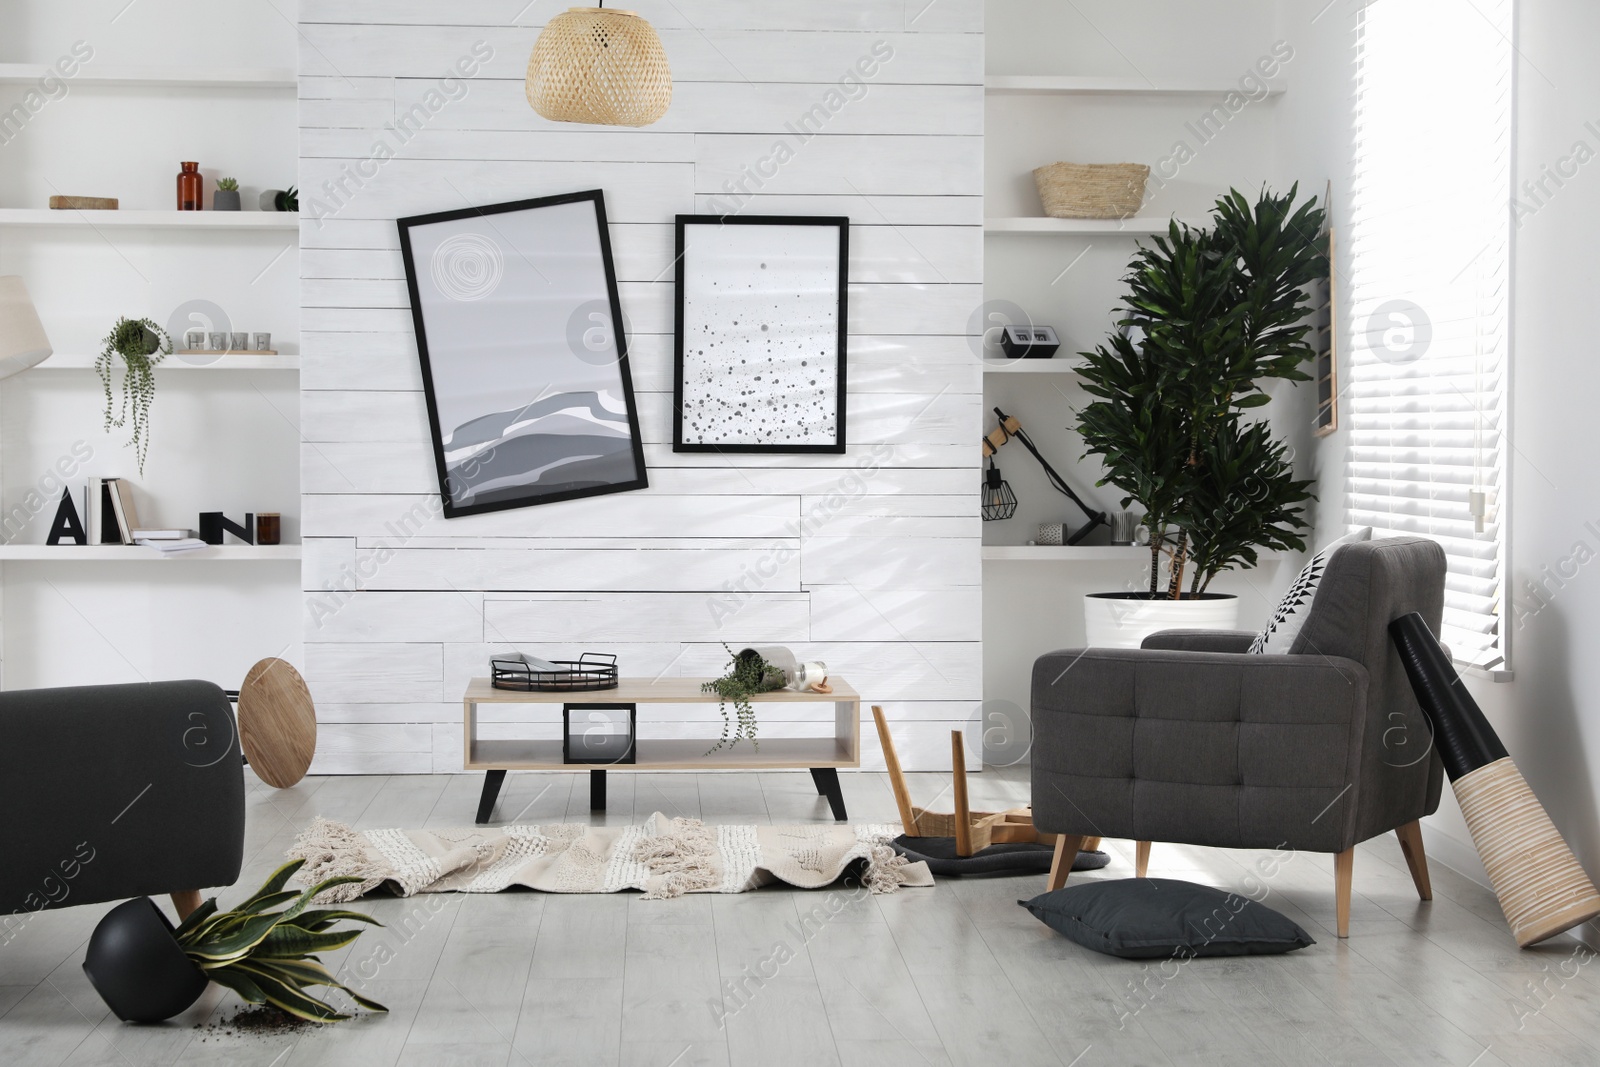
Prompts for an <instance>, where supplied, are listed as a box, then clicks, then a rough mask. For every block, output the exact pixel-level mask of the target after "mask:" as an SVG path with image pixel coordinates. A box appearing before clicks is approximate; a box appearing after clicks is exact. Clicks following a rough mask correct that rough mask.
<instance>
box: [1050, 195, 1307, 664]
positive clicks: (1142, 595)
mask: <svg viewBox="0 0 1600 1067" xmlns="http://www.w3.org/2000/svg"><path fill="white" fill-rule="evenodd" d="M1298 192H1299V187H1298V186H1296V187H1294V188H1291V189H1290V191H1289V193H1288V194H1287V195H1285V196H1276V195H1273V194H1272V193H1270V192H1267V191H1263V192H1262V194H1261V196H1260V197H1259V199H1258V200H1257V201H1256V203H1255V204H1254V205H1253V206H1252V205H1251V204H1250V202H1249V201H1248V200H1247V199H1246V198H1245V197H1244V196H1243V195H1242V194H1240V193H1239V192H1238V191H1237V190H1230V191H1229V193H1228V195H1227V196H1225V197H1222V198H1221V199H1219V200H1218V201H1217V202H1216V205H1215V206H1214V207H1213V208H1212V211H1211V224H1210V226H1208V227H1205V228H1195V227H1189V226H1186V225H1183V224H1180V223H1178V222H1176V221H1174V222H1173V223H1172V224H1171V225H1170V227H1169V228H1168V231H1167V235H1166V236H1165V237H1156V238H1155V239H1154V240H1153V241H1152V242H1151V244H1150V245H1149V246H1143V245H1141V246H1140V248H1139V251H1138V252H1137V253H1136V254H1135V256H1134V259H1133V262H1132V263H1131V264H1130V269H1129V273H1128V275H1127V278H1126V279H1125V280H1126V282H1127V285H1128V292H1127V294H1126V296H1125V297H1124V299H1123V302H1122V304H1121V305H1120V307H1119V308H1118V310H1119V311H1120V312H1121V314H1120V317H1119V321H1118V324H1117V325H1118V332H1117V333H1115V334H1113V335H1112V336H1111V337H1109V338H1108V339H1107V340H1106V342H1105V343H1104V344H1102V345H1100V346H1099V347H1097V348H1096V349H1095V350H1094V351H1093V352H1085V353H1082V356H1083V359H1084V361H1085V363H1084V368H1083V372H1082V376H1083V383H1084V389H1085V391H1087V392H1088V393H1089V394H1090V395H1091V396H1094V397H1096V398H1097V399H1095V400H1094V401H1093V402H1091V403H1090V404H1088V405H1087V406H1085V407H1084V408H1083V409H1082V410H1081V411H1079V412H1078V429H1079V432H1081V433H1082V435H1083V439H1084V445H1085V455H1092V456H1097V457H1099V459H1100V461H1101V462H1102V463H1103V464H1104V466H1105V476H1104V477H1103V478H1101V480H1100V482H1099V483H1098V484H1100V485H1111V486H1114V487H1116V488H1117V489H1119V490H1121V491H1122V494H1123V496H1122V506H1123V507H1124V508H1127V507H1129V506H1131V505H1134V504H1137V505H1139V507H1140V508H1142V509H1143V512H1144V518H1143V520H1142V521H1143V523H1144V526H1145V528H1146V530H1147V531H1148V533H1149V538H1150V565H1149V573H1148V575H1147V578H1148V581H1147V583H1146V588H1145V589H1142V590H1136V591H1120V592H1109V593H1095V594H1091V595H1090V596H1088V597H1087V598H1086V599H1085V605H1084V612H1085V618H1086V621H1087V623H1088V626H1089V643H1090V644H1091V645H1095V644H1100V645H1124V646H1137V645H1138V644H1139V642H1140V641H1141V640H1143V638H1144V636H1145V635H1147V634H1148V633H1150V632H1152V631H1154V630H1159V629H1165V628H1168V627H1191V626H1202V627H1218V628H1228V627H1231V626H1233V625H1234V624H1235V620H1236V619H1237V616H1238V610H1237V609H1238V603H1237V600H1236V599H1235V598H1233V597H1232V596H1230V595H1228V594H1221V593H1210V592H1208V587H1209V586H1210V584H1211V581H1212V579H1214V578H1215V577H1216V576H1217V575H1218V574H1219V573H1221V572H1222V571H1224V570H1226V569H1228V568H1230V567H1253V566H1255V565H1256V563H1257V561H1258V558H1259V555H1258V554H1259V552H1260V551H1261V550H1263V549H1280V550H1281V549H1293V550H1296V551H1304V549H1305V541H1304V540H1303V539H1302V538H1301V536H1300V533H1299V531H1301V530H1304V529H1306V528H1307V523H1306V521H1305V519H1304V518H1303V516H1302V511H1303V505H1304V503H1305V501H1307V500H1309V499H1310V498H1311V492H1310V485H1311V482H1310V481H1309V480H1303V479H1298V478H1296V477H1295V476H1294V469H1293V464H1292V461H1291V460H1292V457H1291V455H1290V453H1289V449H1288V447H1287V446H1286V445H1285V444H1284V443H1283V441H1282V440H1281V439H1279V438H1277V437H1275V436H1274V435H1273V433H1272V432H1271V429H1270V427H1269V426H1268V425H1267V424H1266V423H1265V422H1264V421H1262V420H1261V418H1260V413H1259V412H1256V411H1255V409H1257V408H1260V407H1262V406H1264V405H1265V404H1267V403H1268V401H1269V399H1270V398H1269V396H1268V395H1267V393H1266V391H1265V389H1264V384H1265V383H1267V382H1270V381H1272V380H1275V379H1278V380H1288V381H1308V380H1310V375H1308V374H1306V373H1305V372H1304V371H1302V370H1301V369H1300V368H1301V365H1302V364H1303V363H1304V362H1305V361H1306V360H1307V359H1309V358H1311V356H1312V354H1313V352H1312V347H1311V345H1310V343H1309V341H1308V335H1309V333H1310V331H1311V326H1310V324H1309V322H1308V320H1307V316H1308V314H1309V313H1310V312H1311V310H1312V306H1311V303H1310V300H1309V296H1308V293H1307V286H1308V285H1309V284H1310V283H1311V282H1312V281H1313V280H1315V279H1317V278H1318V277H1321V276H1323V275H1324V274H1325V273H1326V270H1327V239H1326V237H1325V236H1324V235H1323V212H1322V209H1321V208H1319V207H1318V206H1317V202H1316V198H1315V197H1312V198H1311V199H1309V200H1307V201H1306V202H1304V203H1302V204H1299V205H1296V203H1295V197H1296V195H1297V194H1298ZM1164 559H1165V562H1166V565H1167V576H1166V580H1165V582H1163V580H1162V565H1163V561H1164ZM1185 577H1187V578H1188V586H1187V588H1185V584H1184V579H1185Z"/></svg>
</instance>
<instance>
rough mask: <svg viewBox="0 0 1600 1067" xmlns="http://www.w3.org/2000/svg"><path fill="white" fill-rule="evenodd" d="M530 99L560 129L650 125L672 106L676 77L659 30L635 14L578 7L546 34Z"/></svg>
mask: <svg viewBox="0 0 1600 1067" xmlns="http://www.w3.org/2000/svg"><path fill="white" fill-rule="evenodd" d="M602 2H603V0H602ZM527 93H528V103H529V104H531V105H533V110H535V111H537V112H538V113H539V114H541V115H543V116H544V117H545V118H547V119H550V120H551V121H552V122H587V123H593V124H596V125H601V126H648V125H650V124H651V123H652V122H655V121H656V120H657V119H659V118H660V117H661V116H662V115H665V114H666V113H667V105H668V104H670V103H672V71H671V70H670V69H669V68H668V66H667V53H666V50H665V49H663V48H662V47H661V38H660V37H658V36H656V31H655V27H654V26H651V25H650V23H648V22H646V21H645V20H644V19H642V18H640V17H639V16H638V15H637V14H635V13H634V12H632V11H616V10H612V11H607V10H605V8H603V7H572V8H568V9H567V10H566V11H565V12H563V13H562V14H560V15H557V16H556V17H555V18H553V19H551V20H550V21H549V22H548V23H547V24H546V25H545V28H544V32H542V33H540V34H539V40H538V41H537V42H536V43H535V44H534V46H533V55H532V56H530V57H529V58H528V78H527Z"/></svg>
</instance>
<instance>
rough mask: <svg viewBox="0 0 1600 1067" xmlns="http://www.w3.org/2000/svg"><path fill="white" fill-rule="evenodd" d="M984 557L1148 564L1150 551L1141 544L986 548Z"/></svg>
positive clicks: (1060, 561)
mask: <svg viewBox="0 0 1600 1067" xmlns="http://www.w3.org/2000/svg"><path fill="white" fill-rule="evenodd" d="M983 558H984V559H995V560H1013V561H1023V560H1041V561H1043V560H1052V561H1055V562H1058V563H1086V562H1100V563H1145V564H1148V563H1149V562H1150V550H1149V549H1147V548H1141V547H1140V546H1138V545H984V546H983Z"/></svg>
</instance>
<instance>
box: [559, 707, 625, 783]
mask: <svg viewBox="0 0 1600 1067" xmlns="http://www.w3.org/2000/svg"><path fill="white" fill-rule="evenodd" d="M575 711H579V712H581V711H617V712H621V711H626V712H627V713H628V748H627V751H625V752H623V753H622V754H621V755H617V756H610V757H608V758H605V759H584V758H583V755H582V753H574V752H573V750H572V713H573V712H575ZM638 755H639V706H638V705H637V704H606V703H594V702H583V703H575V704H563V705H561V762H562V763H571V764H575V765H583V766H596V767H614V766H618V765H622V764H629V763H634V762H637V760H638Z"/></svg>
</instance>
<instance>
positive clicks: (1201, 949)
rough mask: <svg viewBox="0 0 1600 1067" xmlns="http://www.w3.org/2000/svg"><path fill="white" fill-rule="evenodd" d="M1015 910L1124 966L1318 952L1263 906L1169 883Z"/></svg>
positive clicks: (1097, 886) (1119, 884)
mask: <svg viewBox="0 0 1600 1067" xmlns="http://www.w3.org/2000/svg"><path fill="white" fill-rule="evenodd" d="M936 873H937V872H936ZM1017 903H1018V904H1021V905H1022V906H1023V907H1025V908H1027V909H1028V910H1029V911H1031V912H1033V914H1034V916H1035V917H1037V918H1038V919H1039V920H1040V921H1041V922H1043V923H1044V924H1045V925H1046V926H1048V927H1050V929H1052V930H1054V931H1056V932H1057V933H1059V934H1061V935H1062V936H1064V937H1067V938H1070V939H1071V940H1073V941H1076V942H1077V943H1078V944H1080V945H1082V946H1083V947H1084V948H1092V949H1094V950H1095V951H1096V952H1104V953H1105V954H1106V955H1108V956H1122V957H1124V958H1125V959H1134V960H1140V959H1156V958H1158V957H1160V958H1165V957H1171V956H1175V957H1178V958H1180V959H1188V958H1190V957H1193V956H1256V955H1269V954H1271V953H1276V952H1293V951H1294V950H1295V949H1297V948H1305V947H1306V946H1307V945H1314V944H1316V942H1315V941H1313V940H1312V939H1311V937H1310V935H1309V934H1307V933H1306V932H1305V931H1304V930H1302V929H1300V927H1299V926H1298V925H1297V924H1296V923H1294V922H1293V921H1292V920H1290V919H1289V918H1288V917H1286V916H1284V915H1280V914H1279V913H1278V912H1276V911H1273V910H1272V909H1271V908H1269V907H1267V906H1266V905H1265V904H1258V903H1256V902H1255V901H1253V900H1249V899H1247V898H1245V897H1241V896H1238V895H1236V894H1233V893H1226V892H1223V891H1222V890H1220V889H1213V888H1211V887H1210V886H1204V885H1196V884H1195V883H1193V882H1183V881H1179V880H1177V879H1174V878H1117V879H1112V880H1110V881H1093V882H1084V883H1082V884H1080V885H1069V886H1067V887H1066V888H1065V889H1057V890H1055V891H1054V892H1051V893H1041V894H1040V895H1039V896H1036V897H1034V898H1033V899H1032V900H1019V901H1017Z"/></svg>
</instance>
